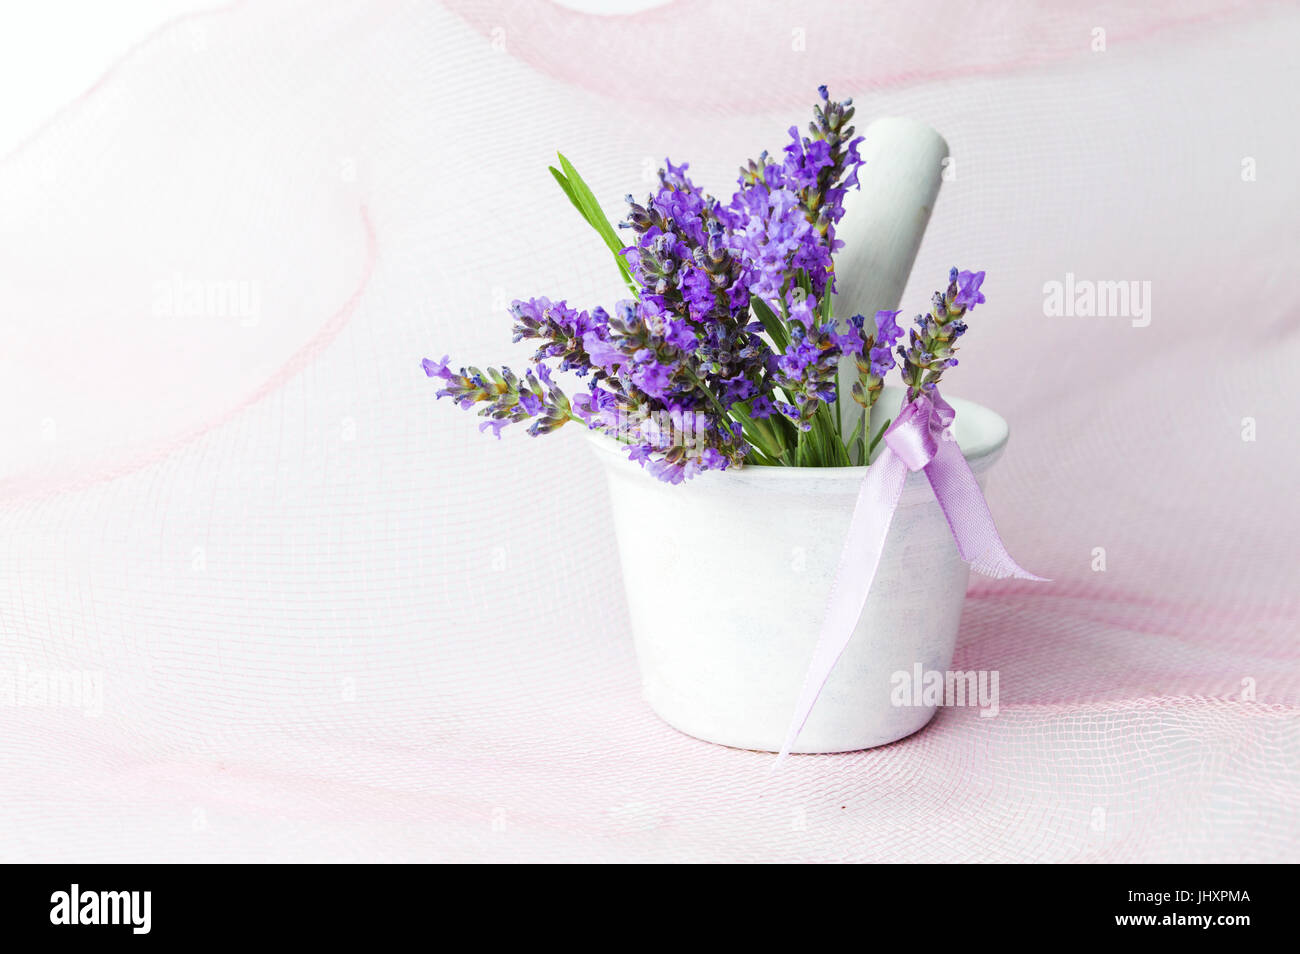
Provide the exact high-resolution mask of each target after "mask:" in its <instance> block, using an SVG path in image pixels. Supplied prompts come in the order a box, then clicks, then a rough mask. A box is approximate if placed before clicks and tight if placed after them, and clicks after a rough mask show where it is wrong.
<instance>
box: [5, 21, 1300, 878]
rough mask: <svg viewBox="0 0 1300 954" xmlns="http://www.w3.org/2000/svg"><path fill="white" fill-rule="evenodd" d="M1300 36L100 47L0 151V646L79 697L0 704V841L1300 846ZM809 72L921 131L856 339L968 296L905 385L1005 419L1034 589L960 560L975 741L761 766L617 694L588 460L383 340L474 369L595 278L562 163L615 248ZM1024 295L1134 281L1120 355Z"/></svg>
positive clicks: (356, 41)
mask: <svg viewBox="0 0 1300 954" xmlns="http://www.w3.org/2000/svg"><path fill="white" fill-rule="evenodd" d="M1098 29H1101V30H1104V31H1105V33H1104V38H1105V49H1104V50H1097V49H1095V46H1096V43H1095V40H1096V37H1097V33H1096V30H1098ZM1297 42H1300V16H1298V15H1297V13H1296V10H1295V8H1294V7H1292V6H1290V5H1281V4H1279V5H1273V4H1252V5H1242V4H1236V3H1230V2H1214V0H1199V2H1179V3H1158V4H1144V5H1141V7H1140V8H1138V7H1136V6H1134V5H1127V4H1109V3H1107V4H1097V5H1094V6H1093V7H1092V8H1091V9H1084V8H1083V7H1082V6H1081V5H1078V4H1070V3H1056V2H1038V3H1033V2H1021V3H1011V2H1004V3H997V4H982V3H974V2H944V3H938V4H912V3H909V4H887V3H875V2H871V3H862V4H839V3H830V2H812V3H808V2H800V3H793V2H792V3H767V2H754V3H746V4H743V5H740V4H728V3H721V2H706V0H680V2H675V3H670V4H668V5H666V6H664V7H660V8H657V9H653V10H650V11H647V12H645V13H641V14H636V15H632V16H624V17H600V16H593V15H589V14H580V13H575V12H571V11H568V10H565V9H563V8H560V7H557V6H554V5H551V4H548V3H533V2H530V3H523V2H517V3H488V2H473V0H452V2H448V3H446V4H445V5H442V6H439V5H432V4H427V3H348V2H326V3H313V4H310V5H307V4H302V5H296V4H283V3H270V4H263V3H258V4H247V5H236V6H232V7H227V8H222V9H217V10H214V11H212V12H211V13H205V14H201V15H197V16H193V17H187V18H185V19H183V20H180V21H177V22H174V23H172V24H169V25H168V26H166V27H165V28H163V29H161V30H160V31H158V32H157V33H155V34H153V35H152V36H150V37H148V38H145V39H143V40H142V42H141V43H140V44H139V45H138V46H137V47H136V48H134V49H133V50H132V51H131V52H129V53H128V54H127V55H125V57H124V58H123V59H122V60H121V61H120V63H119V64H118V65H117V66H115V67H114V68H113V69H112V70H111V71H110V72H109V73H108V74H107V75H106V76H105V77H104V78H103V80H102V81H101V82H100V83H99V84H98V85H97V86H96V87H95V88H93V89H92V90H90V91H88V92H87V94H86V95H85V96H83V97H82V98H81V99H79V100H78V101H76V102H74V103H72V104H69V106H68V107H67V108H66V109H65V110H63V111H62V112H60V113H59V114H58V115H57V116H55V117H53V118H52V119H51V120H50V122H49V123H48V124H47V125H46V126H45V127H44V128H42V129H41V130H40V131H39V132H38V133H36V134H35V135H34V136H33V137H32V138H31V139H30V140H29V141H27V142H26V143H25V144H24V145H23V146H22V147H20V148H19V149H18V150H16V151H15V152H13V153H12V154H10V155H9V156H7V157H5V158H4V159H3V161H2V165H0V171H2V172H3V174H2V175H0V208H3V209H4V210H5V212H4V224H3V227H2V228H0V303H2V307H3V309H4V316H5V329H6V334H5V346H4V348H3V350H2V351H0V370H2V371H3V373H2V374H0V434H3V438H4V445H3V447H4V453H3V454H2V455H0V671H7V672H8V673H10V674H13V673H21V674H26V675H25V676H24V678H28V677H31V676H33V675H38V676H39V675H41V674H45V675H51V674H53V675H58V674H64V675H67V674H77V673H85V674H96V676H97V677H98V678H101V679H102V687H103V699H102V707H101V709H102V711H101V712H99V713H98V714H88V713H87V711H86V710H85V708H84V707H82V708H78V707H75V706H60V705H53V704H17V703H16V702H14V701H6V700H4V699H0V703H3V704H0V764H3V765H4V767H5V771H4V772H3V773H0V804H2V805H3V806H4V807H3V809H2V810H0V817H2V818H3V822H4V824H3V825H0V833H2V834H0V853H2V854H3V857H4V858H5V859H6V860H42V861H109V860H113V861H127V860H130V861H136V860H155V861H167V860H214V861H220V860H323V859H335V860H394V861H397V860H449V861H450V860H489V861H529V860H538V861H577V860H592V861H1050V862H1065V861H1154V860H1166V861H1167V860H1180V861H1223V860H1245V861H1265V860H1291V861H1294V860H1300V823H1298V821H1297V817H1296V806H1297V804H1300V724H1298V722H1297V713H1298V712H1300V708H1298V707H1300V627H1298V625H1297V611H1298V610H1300V587H1298V586H1297V583H1298V582H1300V572H1298V571H1300V560H1298V559H1297V556H1296V547H1297V541H1298V540H1300V505H1297V502H1296V489H1297V484H1298V482H1297V456H1298V452H1297V446H1296V428H1295V415H1296V410H1295V409H1296V407H1297V406H1298V405H1300V376H1297V373H1296V372H1297V368H1300V307H1298V306H1297V304H1296V300H1297V299H1296V296H1295V294H1294V292H1293V290H1292V289H1291V288H1290V282H1291V280H1292V279H1293V276H1294V259H1295V252H1296V247H1297V245H1296V238H1297V234H1296V225H1295V222H1296V219H1297V214H1300V194H1298V193H1297V189H1296V180H1295V175H1294V157H1295V156H1296V155H1297V154H1300V132H1298V131H1297V125H1296V123H1295V121H1294V120H1295V115H1296V94H1295V84H1294V75H1293V74H1294V67H1293V65H1292V64H1293V61H1294V49H1295V46H1296V44H1297ZM821 82H828V83H830V84H831V87H832V92H833V93H834V94H836V95H853V96H854V97H855V99H856V102H857V104H858V115H859V120H860V122H859V125H860V127H861V126H865V125H866V122H867V121H869V119H870V118H872V117H874V116H883V115H906V116H912V117H915V118H917V119H920V120H923V121H925V122H927V123H930V124H931V125H933V126H934V127H935V128H937V129H939V130H940V131H941V132H942V133H943V134H944V135H945V136H946V137H947V139H948V141H949V143H950V145H951V149H952V155H953V157H954V159H955V165H954V166H953V167H952V169H951V172H952V175H951V177H950V181H947V182H945V183H944V186H943V189H942V192H941V194H940V198H939V202H938V206H937V208H936V210H935V212H934V216H933V219H932V221H931V225H930V228H929V231H928V233H927V236H926V239H925V242H924V244H923V246H922V249H921V253H920V258H919V260H918V262H917V265H916V268H915V271H914V273H913V278H912V281H911V283H910V285H909V288H908V291H907V293H906V295H905V297H904V304H903V307H904V308H905V309H907V311H906V313H905V315H904V317H906V315H907V314H911V313H912V311H913V310H916V309H919V308H921V307H923V306H924V304H925V302H926V300H927V299H928V296H929V293H930V291H931V290H933V289H934V288H935V287H938V285H939V284H940V283H941V282H942V280H943V277H944V276H945V275H946V272H947V269H948V267H949V266H950V265H954V264H955V265H959V266H962V267H970V268H983V269H987V270H988V274H989V277H988V279H987V281H986V283H985V285H984V292H985V294H986V295H987V297H988V303H987V304H985V305H983V306H981V308H980V309H979V310H978V311H977V312H976V313H975V316H974V318H973V319H972V321H971V325H972V328H971V332H970V334H969V335H968V336H967V338H966V339H965V340H964V342H963V343H964V344H965V347H964V349H963V351H962V363H961V366H960V367H958V368H956V369H954V370H953V371H952V372H950V375H949V377H950V379H951V380H950V383H949V385H948V390H949V392H950V393H952V394H955V395H959V396H963V397H968V398H972V399H974V400H977V401H979V402H981V403H983V404H985V405H988V406H990V407H993V408H995V409H997V410H998V411H999V412H1001V413H1002V414H1003V415H1004V416H1005V417H1006V418H1007V419H1008V420H1009V421H1010V422H1011V426H1012V437H1011V442H1010V444H1009V446H1008V449H1007V452H1006V455H1005V458H1004V459H1003V461H1002V463H1001V464H1000V465H999V469H998V471H997V472H996V473H994V474H993V477H992V481H991V484H990V487H989V493H988V497H989V502H990V505H991V507H992V510H993V513H994V515H995V516H996V519H997V522H998V527H999V530H1000V531H1001V533H1002V536H1003V539H1004V540H1005V541H1006V542H1007V545H1008V547H1009V548H1010V550H1011V551H1012V552H1013V553H1014V554H1015V555H1016V558H1017V560H1019V561H1020V562H1021V563H1022V564H1023V565H1025V566H1028V567H1032V568H1033V569H1034V570H1035V571H1036V572H1039V573H1041V574H1042V575H1044V576H1047V577H1051V578H1052V579H1053V580H1054V581H1055V582H1053V583H1050V584H1031V583H1022V582H1020V581H992V580H985V579H982V578H979V579H973V580H972V583H971V590H970V593H969V596H968V599H967V603H966V608H965V613H964V615H963V618H962V625H961V635H960V638H959V644H958V650H957V659H956V661H955V663H954V665H955V666H956V667H959V668H963V669H996V670H998V671H999V672H1000V674H1001V678H1000V690H1001V711H1000V713H999V715H998V716H997V717H996V718H981V717H980V716H979V714H978V712H977V711H976V710H973V709H947V710H943V711H941V713H940V714H939V716H938V717H937V718H936V720H935V721H934V722H933V723H932V724H931V725H930V726H929V727H928V728H927V729H925V730H924V731H922V732H921V733H919V734H917V735H916V736H913V737H912V738H909V739H907V740H904V741H902V742H899V743H895V744H893V745H889V746H885V747H883V748H880V749H876V750H871V751H866V752H861V753H856V754H849V755H835V756H797V757H792V758H791V759H789V760H788V761H787V762H786V763H785V765H783V766H782V768H781V771H779V772H778V773H776V775H775V776H774V777H772V778H768V777H767V770H768V768H769V767H770V762H771V759H772V756H771V755H767V754H760V753H753V752H744V751H736V750H730V749H726V748H721V747H718V746H713V745H709V744H707V743H703V742H699V741H696V740H694V739H691V738H688V737H685V736H683V735H681V734H679V733H677V732H675V731H674V730H672V729H670V728H668V727H667V726H665V725H664V724H663V723H661V722H660V721H659V720H658V719H657V718H656V717H655V716H654V715H653V714H652V713H651V712H650V711H649V709H648V708H647V707H646V705H645V704H644V703H643V702H642V700H641V699H640V696H639V686H638V675H637V668H636V661H635V658H634V655H633V652H632V646H631V640H630V633H629V620H628V612H627V607H626V605H625V603H624V601H623V597H622V590H621V580H620V577H619V571H618V568H617V555H616V549H615V542H614V539H613V535H612V529H611V526H610V522H609V512H608V502H607V498H606V495H605V490H604V486H603V484H602V482H601V479H600V475H599V472H598V470H597V467H596V464H595V462H594V461H593V460H591V459H590V458H589V456H588V453H587V450H586V448H585V447H584V446H583V442H582V441H581V440H578V439H575V438H576V435H567V436H566V435H564V434H560V435H556V436H554V437H551V438H547V439H541V440H536V441H530V440H529V439H528V438H527V437H525V436H524V435H523V434H522V433H518V434H512V433H509V432H507V435H506V437H505V438H504V439H503V440H501V441H500V442H497V441H494V440H492V439H491V438H490V437H489V436H486V435H481V434H479V433H478V431H477V427H476V420H475V419H473V418H471V417H469V416H468V415H465V414H463V413H461V412H458V411H456V410H455V409H454V408H452V407H450V406H449V405H447V404H446V402H443V403H441V404H435V403H434V400H433V390H434V389H433V387H432V386H431V384H430V383H429V382H428V381H427V380H426V379H425V377H424V375H423V373H422V372H421V370H420V366H419V362H420V359H421V358H422V357H425V356H430V357H435V358H437V357H440V356H441V355H442V354H444V353H448V352H449V353H451V355H452V356H453V359H454V360H457V361H465V362H470V361H472V362H474V363H481V364H487V363H499V362H502V361H505V362H515V363H516V364H520V363H522V360H523V356H524V355H525V354H526V353H527V351H526V349H525V348H524V346H523V345H519V346H513V345H511V344H510V342H509V319H508V317H507V316H506V314H505V307H506V305H507V304H508V303H509V301H510V300H511V299H512V298H515V297H519V296H524V297H526V296H530V295H549V296H551V297H554V298H567V299H568V300H569V301H570V302H572V303H575V304H580V305H582V306H584V307H589V306H593V305H596V304H600V303H605V304H607V305H608V304H611V303H612V302H613V301H614V300H615V299H616V298H617V297H619V288H620V283H619V280H618V275H617V273H616V271H615V270H614V268H613V267H612V264H611V263H610V261H609V257H608V253H607V252H606V251H605V250H604V248H603V247H602V246H601V245H600V244H599V241H598V240H597V239H596V238H595V237H594V235H592V234H591V233H590V232H589V230H588V228H587V226H586V225H585V224H584V223H583V222H582V221H581V220H580V219H579V218H578V216H577V215H576V214H575V213H574V212H573V211H572V209H570V208H569V207H568V206H567V204H566V203H565V201H564V200H563V197H562V196H561V195H560V193H559V191H558V189H557V188H556V187H555V184H554V182H553V181H552V180H551V178H550V176H549V175H548V174H547V172H546V165H547V164H548V162H550V161H552V157H553V155H554V152H555V150H556V149H557V148H558V149H562V150H563V151H564V152H565V153H566V155H568V156H569V157H570V158H572V159H573V160H574V162H575V164H576V165H577V166H578V168H579V169H580V170H581V171H582V172H583V174H584V176H585V177H586V178H587V180H588V181H589V183H590V184H591V186H592V188H593V189H594V190H595V192H596V194H597V195H598V196H599V197H600V199H601V200H602V202H603V203H604V204H605V207H606V209H607V211H608V212H609V213H610V214H611V217H617V216H618V215H619V211H620V205H621V197H622V196H623V194H624V193H626V192H629V191H632V192H637V193H640V192H644V191H647V190H648V188H649V187H650V184H651V181H652V176H653V172H654V169H655V168H656V167H657V165H658V164H659V163H660V162H661V161H662V158H663V157H664V156H665V155H669V156H671V157H672V158H673V160H674V161H682V160H689V161H690V162H691V170H692V174H693V175H694V176H695V178H696V181H698V182H700V183H701V184H703V185H705V186H706V187H707V188H709V189H711V190H713V191H716V192H721V193H724V194H725V193H728V192H729V189H730V186H731V183H732V181H733V179H734V175H735V167H736V166H737V164H738V163H739V162H740V161H741V160H742V159H743V158H744V157H746V156H749V155H751V154H753V153H756V152H757V151H759V150H760V149H762V148H768V149H778V148H779V147H780V146H781V145H782V142H783V136H784V133H783V131H784V129H785V128H786V127H787V126H789V125H791V124H794V123H799V124H802V123H803V122H804V121H805V114H806V111H807V108H808V106H809V105H810V104H811V102H812V97H813V96H814V95H815V93H814V90H815V87H816V85H817V84H818V83H821ZM1067 274H1069V275H1072V276H1074V278H1075V280H1080V281H1082V280H1088V281H1130V280H1132V281H1139V282H1150V289H1151V295H1150V304H1151V308H1150V322H1149V324H1147V325H1146V326H1140V324H1137V323H1135V322H1134V321H1132V320H1129V319H1128V318H1122V317H1116V318H1105V317H1085V316H1059V317H1049V316H1048V315H1046V314H1045V308H1044V297H1045V292H1044V286H1045V284H1047V283H1049V282H1053V281H1062V282H1063V281H1065V279H1066V276H1067ZM192 287H198V288H200V289H213V288H218V287H220V288H224V289H227V290H229V289H235V293H236V294H237V296H238V298H237V301H238V302H239V307H237V308H234V309H233V311H234V312H236V313H234V314H231V313H222V312H223V309H222V308H220V307H216V306H213V305H212V303H211V301H210V299H205V300H204V302H206V303H203V302H201V303H200V304H199V305H197V306H194V307H191V306H190V305H189V304H186V301H185V297H186V296H185V294H184V293H182V294H180V295H177V294H175V290H176V289H181V290H182V291H183V290H184V289H187V288H192ZM225 311H227V312H229V311H231V309H226V310H225ZM699 544H700V545H707V541H700V542H699ZM1102 567H1104V569H1103V568H1102ZM10 684H11V686H12V680H11V683H10ZM11 695H12V694H11ZM29 701H30V700H29Z"/></svg>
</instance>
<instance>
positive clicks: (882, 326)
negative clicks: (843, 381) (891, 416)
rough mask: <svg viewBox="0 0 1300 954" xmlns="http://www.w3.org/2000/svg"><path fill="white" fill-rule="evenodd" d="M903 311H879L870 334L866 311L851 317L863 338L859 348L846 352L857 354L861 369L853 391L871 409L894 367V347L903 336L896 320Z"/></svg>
mask: <svg viewBox="0 0 1300 954" xmlns="http://www.w3.org/2000/svg"><path fill="white" fill-rule="evenodd" d="M899 314H900V312H897V311H878V312H876V327H875V330H874V331H873V332H872V333H871V334H868V335H866V337H862V332H863V331H864V330H865V326H866V319H865V318H863V316H862V315H854V316H853V317H852V318H850V319H849V323H850V325H851V326H852V327H853V328H855V329H856V330H857V332H858V336H859V340H860V341H861V345H860V346H859V347H858V348H856V349H852V350H847V349H846V353H848V354H852V355H853V360H854V363H855V364H856V365H857V369H858V380H857V381H855V382H853V389H852V391H851V392H850V393H851V394H852V396H853V400H855V401H857V402H858V403H859V404H860V405H862V406H863V407H864V408H867V409H868V410H870V408H871V406H872V405H873V404H875V403H876V398H878V397H880V390H881V388H883V387H884V386H885V380H884V379H885V375H887V374H889V372H890V371H891V370H892V369H893V367H894V353H893V348H894V345H895V344H896V343H897V342H898V339H899V338H901V337H902V336H903V330H902V329H901V328H899V327H898V323H897V322H896V321H895V320H894V319H896V318H897V317H898V316H899Z"/></svg>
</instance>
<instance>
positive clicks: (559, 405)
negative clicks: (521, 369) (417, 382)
mask: <svg viewBox="0 0 1300 954" xmlns="http://www.w3.org/2000/svg"><path fill="white" fill-rule="evenodd" d="M423 366H424V373H425V374H427V375H428V376H429V377H431V378H439V379H441V380H442V381H445V382H447V386H446V387H445V388H443V389H442V390H440V391H439V392H438V395H437V396H438V397H440V398H441V397H449V398H451V399H452V400H453V401H455V402H456V403H457V404H459V405H460V406H461V407H463V408H471V407H473V406H474V405H476V404H483V405H484V406H483V407H482V408H481V409H480V410H479V416H480V417H484V418H487V420H486V421H484V423H483V424H481V425H479V430H480V431H486V430H488V429H489V428H491V430H492V433H493V434H495V435H496V436H497V437H498V438H500V437H501V429H502V428H503V427H505V426H506V425H507V424H513V423H517V422H519V421H526V420H528V419H529V418H535V420H534V421H533V423H532V424H531V425H530V426H529V427H528V433H529V434H531V435H532V436H533V437H536V436H537V435H539V434H549V433H550V432H551V431H553V430H556V429H557V428H559V427H560V426H561V425H563V424H564V423H565V422H566V421H569V420H572V419H574V414H573V410H572V407H571V406H570V404H569V400H568V398H567V397H565V395H564V392H563V391H561V390H560V389H559V388H558V387H556V386H555V384H554V382H552V380H551V375H550V372H549V371H548V370H547V368H546V366H545V365H538V366H537V372H536V374H534V372H533V371H532V370H529V371H527V372H525V374H524V377H523V379H522V380H520V379H519V378H518V377H516V376H515V374H514V373H513V372H512V371H511V370H510V369H509V368H504V367H503V368H501V369H500V370H499V371H498V370H497V369H496V368H488V369H487V371H480V370H479V369H478V368H461V369H460V372H459V373H456V372H453V371H451V370H450V369H449V368H448V367H447V358H446V357H445V356H444V357H443V359H442V360H441V361H436V362H435V361H430V360H429V359H428V358H425V359H424V361H423Z"/></svg>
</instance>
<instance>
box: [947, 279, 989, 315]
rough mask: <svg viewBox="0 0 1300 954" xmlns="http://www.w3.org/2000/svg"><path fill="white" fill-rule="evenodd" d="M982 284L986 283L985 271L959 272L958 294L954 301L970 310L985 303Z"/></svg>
mask: <svg viewBox="0 0 1300 954" xmlns="http://www.w3.org/2000/svg"><path fill="white" fill-rule="evenodd" d="M982 284H984V273H983V272H958V273H957V296H956V297H955V298H953V300H952V303H953V304H954V305H955V306H957V307H959V308H964V309H966V310H968V311H969V310H970V309H971V308H974V307H975V306H976V305H982V304H984V296H983V295H982V294H981V293H980V285H982Z"/></svg>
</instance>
